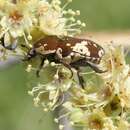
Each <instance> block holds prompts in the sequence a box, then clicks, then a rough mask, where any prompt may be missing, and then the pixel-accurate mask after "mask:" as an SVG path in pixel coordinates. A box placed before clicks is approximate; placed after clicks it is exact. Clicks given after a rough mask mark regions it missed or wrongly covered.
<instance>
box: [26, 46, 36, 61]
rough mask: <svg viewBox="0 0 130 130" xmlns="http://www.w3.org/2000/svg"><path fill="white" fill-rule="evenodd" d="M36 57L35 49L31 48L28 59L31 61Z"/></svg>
mask: <svg viewBox="0 0 130 130" xmlns="http://www.w3.org/2000/svg"><path fill="white" fill-rule="evenodd" d="M35 56H36V50H35V49H34V48H31V49H30V50H29V51H28V54H27V58H28V59H31V58H33V57H35Z"/></svg>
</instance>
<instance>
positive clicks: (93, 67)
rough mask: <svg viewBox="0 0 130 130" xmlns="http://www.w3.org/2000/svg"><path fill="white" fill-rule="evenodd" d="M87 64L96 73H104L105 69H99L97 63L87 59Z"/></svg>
mask: <svg viewBox="0 0 130 130" xmlns="http://www.w3.org/2000/svg"><path fill="white" fill-rule="evenodd" d="M87 63H88V66H90V67H91V68H92V69H93V70H94V71H95V72H96V73H105V72H107V70H101V69H100V68H99V66H98V65H97V64H94V63H92V62H89V61H87Z"/></svg>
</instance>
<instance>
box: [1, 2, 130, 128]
mask: <svg viewBox="0 0 130 130" xmlns="http://www.w3.org/2000/svg"><path fill="white" fill-rule="evenodd" d="M71 1H72V0H66V3H65V4H64V5H62V3H61V1H60V0H51V1H50V2H48V1H47V0H16V1H11V0H0V39H1V45H3V44H4V47H5V48H2V49H0V57H2V58H3V59H6V57H7V56H8V55H9V56H10V55H11V54H9V53H6V52H7V51H9V50H6V48H8V49H12V48H15V47H16V46H17V49H18V50H14V51H12V52H11V53H16V54H18V55H23V53H28V52H27V51H26V50H24V49H23V48H22V47H21V46H20V45H21V44H23V45H25V46H26V47H27V48H29V49H30V48H31V47H32V46H33V44H34V41H36V40H37V39H40V38H41V37H44V36H46V35H56V36H74V35H75V34H77V33H80V29H81V28H82V27H84V26H85V23H82V22H81V21H80V20H76V18H75V17H76V16H78V15H80V11H79V10H77V11H73V10H72V9H67V8H66V6H67V5H68V4H69V3H70V2H71ZM61 38H62V37H61ZM68 44H69V43H68ZM84 44H86V42H85V43H82V45H83V47H84ZM95 45H96V44H95ZM80 47H81V48H80ZM83 47H82V46H81V45H80V46H79V43H77V44H76V48H74V51H75V50H76V51H77V49H78V51H80V50H82V52H83V53H84V52H85V53H86V52H88V53H90V52H89V51H88V50H87V48H85V50H83V49H84V48H83ZM40 49H42V48H40ZM104 49H105V55H104V57H103V59H101V63H100V68H102V69H103V70H106V72H105V71H104V73H101V74H97V73H95V72H86V73H83V72H82V71H81V73H80V74H79V75H83V78H84V79H87V80H85V84H86V86H85V88H84V89H83V88H82V87H81V85H80V83H79V82H80V81H78V80H77V72H76V73H75V69H73V68H72V69H73V70H72V71H73V76H72V72H71V71H70V70H69V69H68V68H66V67H65V66H63V65H61V64H59V63H54V62H52V61H49V60H47V59H46V60H45V61H44V65H43V68H40V69H41V71H40V72H41V73H40V74H41V75H40V76H41V77H42V76H43V74H44V77H45V76H46V77H47V78H48V79H49V81H48V82H46V83H45V82H42V81H40V82H39V83H38V84H37V85H36V86H35V87H33V88H32V90H30V91H29V92H28V93H29V94H30V95H31V96H33V98H34V104H35V106H37V107H39V106H41V107H42V108H43V110H44V111H54V110H56V109H57V108H58V107H59V106H60V107H61V108H62V109H63V110H64V111H65V113H63V115H60V117H57V118H55V119H54V121H55V122H56V123H59V122H60V120H61V119H62V118H65V117H67V118H68V120H69V122H70V124H71V125H72V126H78V127H82V128H83V129H84V130H129V129H130V123H129V121H130V119H129V116H130V87H129V84H130V66H129V65H128V64H127V63H126V61H125V54H124V50H123V47H122V46H112V45H109V46H104ZM32 51H33V50H32ZM30 53H31V52H30ZM30 55H31V54H30ZM88 55H90V54H88ZM99 55H100V53H99ZM39 58H41V57H40V56H39ZM34 60H35V59H34ZM37 63H39V61H38V58H37V59H36V60H35V61H34V62H32V63H31V64H30V63H29V64H28V67H27V69H26V71H27V72H32V71H33V70H37V68H35V64H37ZM47 68H49V72H48V71H47V72H45V70H46V69H47ZM43 70H44V73H42V72H43ZM50 73H51V74H50ZM59 128H60V129H63V128H64V126H63V124H60V125H59Z"/></svg>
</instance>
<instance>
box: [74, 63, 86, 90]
mask: <svg viewBox="0 0 130 130" xmlns="http://www.w3.org/2000/svg"><path fill="white" fill-rule="evenodd" d="M72 67H73V68H75V69H76V71H77V76H78V80H79V84H80V85H81V87H82V88H83V89H84V84H85V81H84V79H83V77H82V76H81V75H80V69H79V67H78V66H76V65H72Z"/></svg>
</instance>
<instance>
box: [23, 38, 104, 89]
mask: <svg viewBox="0 0 130 130" xmlns="http://www.w3.org/2000/svg"><path fill="white" fill-rule="evenodd" d="M22 46H23V47H25V46H24V45H22ZM104 53H105V52H104V49H103V48H102V47H101V46H99V45H98V44H96V43H95V42H93V41H91V40H88V39H80V38H75V37H69V36H62V37H58V36H46V37H43V38H41V39H39V40H38V41H36V42H35V43H34V44H33V47H32V48H31V49H29V51H28V53H27V56H26V60H30V59H32V58H33V57H35V56H36V55H41V56H42V60H41V63H40V66H39V68H38V69H37V72H36V74H37V76H39V73H40V70H41V69H42V67H43V65H44V60H45V59H48V60H49V61H50V62H52V61H53V62H55V63H60V64H62V65H64V66H65V67H67V68H68V69H69V70H70V71H71V74H72V76H73V71H72V68H74V69H76V70H77V76H78V79H79V83H80V85H81V86H82V88H84V80H83V77H82V76H81V75H80V67H84V66H90V67H91V68H92V69H93V70H94V71H95V72H97V73H103V72H105V71H104V70H101V69H99V66H98V64H99V63H100V60H101V58H102V57H103V55H104ZM72 76H71V77H72Z"/></svg>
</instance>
